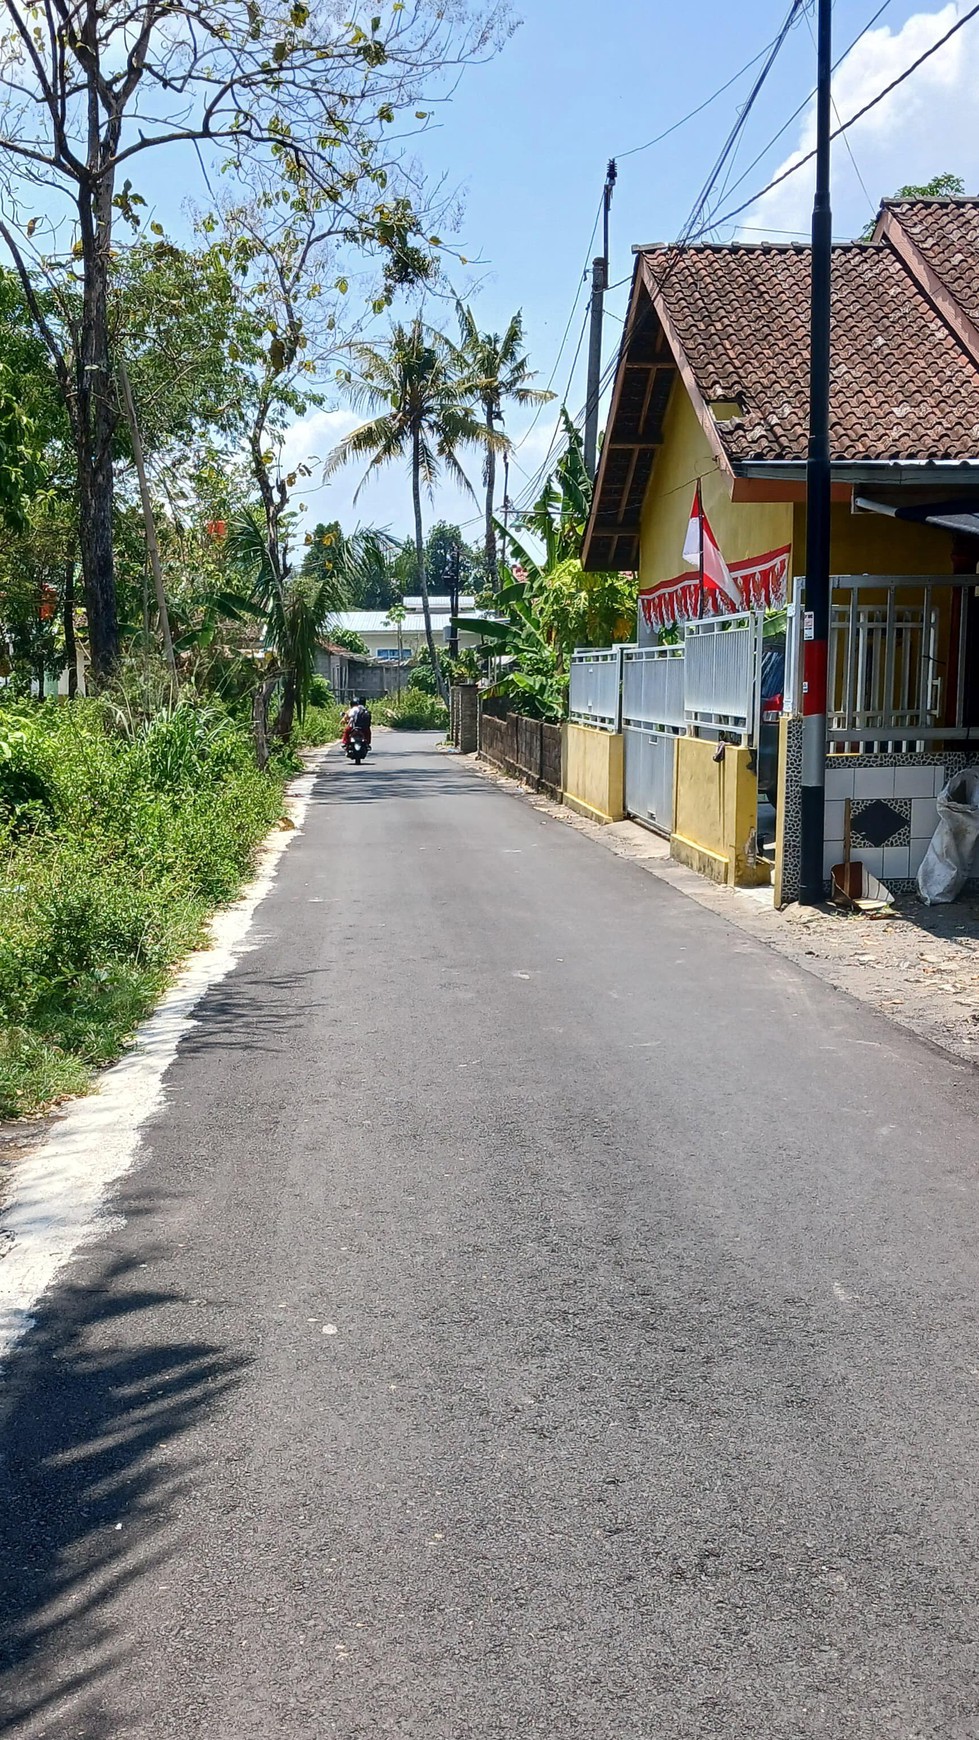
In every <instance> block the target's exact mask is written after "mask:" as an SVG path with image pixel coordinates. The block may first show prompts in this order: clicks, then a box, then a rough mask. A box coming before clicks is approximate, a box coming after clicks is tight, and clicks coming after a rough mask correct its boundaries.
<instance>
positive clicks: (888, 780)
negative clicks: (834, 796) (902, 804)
mask: <svg viewBox="0 0 979 1740" xmlns="http://www.w3.org/2000/svg"><path fill="white" fill-rule="evenodd" d="M896 772H897V769H896V768H894V767H858V768H855V769H854V780H853V795H854V797H855V798H889V797H893V796H894V775H895V773H896Z"/></svg>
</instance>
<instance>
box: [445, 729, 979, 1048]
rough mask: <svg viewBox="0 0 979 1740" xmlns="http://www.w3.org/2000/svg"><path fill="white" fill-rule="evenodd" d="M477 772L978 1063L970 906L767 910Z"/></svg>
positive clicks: (646, 846) (976, 958)
mask: <svg viewBox="0 0 979 1740" xmlns="http://www.w3.org/2000/svg"><path fill="white" fill-rule="evenodd" d="M461 759H462V760H463V761H465V762H467V763H468V764H469V765H470V766H471V767H472V768H473V769H474V770H475V771H476V772H477V773H479V774H481V775H483V776H484V777H485V778H487V779H492V780H493V781H494V782H495V783H496V784H498V785H500V786H502V787H504V788H505V789H506V790H508V791H511V792H512V793H514V794H515V795H518V796H519V797H521V798H522V799H523V800H524V801H525V802H527V803H530V804H532V805H533V806H534V807H535V808H537V809H541V810H545V811H547V812H548V814H551V815H553V816H554V817H556V818H557V819H559V820H561V821H563V822H564V823H565V824H566V825H567V826H568V827H571V828H574V829H575V830H576V831H577V832H579V833H584V834H588V835H589V836H590V837H591V838H593V839H594V840H595V841H596V843H598V844H599V845H602V846H605V847H606V848H607V849H608V850H610V851H613V852H615V853H616V854H617V855H618V856H620V857H624V858H629V859H632V860H633V861H636V862H639V863H641V864H642V865H643V867H644V868H645V869H647V870H648V871H650V873H651V874H652V875H654V876H657V877H658V878H659V879H660V880H661V881H665V882H669V883H671V885H672V886H673V887H675V888H678V889H679V890H681V891H682V892H683V893H684V894H686V895H688V896H689V897H690V898H691V899H692V900H696V901H697V902H698V904H699V905H701V906H706V907H709V908H710V909H711V910H712V911H715V912H718V913H720V914H722V915H723V916H724V917H725V918H727V919H728V921H729V922H730V923H731V924H732V925H734V926H735V927H736V928H737V929H739V930H744V931H747V932H749V934H751V935H752V936H755V937H756V938H758V939H759V940H761V941H763V942H765V943H767V944H768V945H769V946H770V947H771V948H773V949H776V950H777V951H778V952H779V953H780V954H783V955H786V956H787V957H788V958H789V959H790V960H792V961H795V962H796V963H797V964H798V965H800V966H802V967H805V968H806V969H807V970H808V971H810V972H812V973H814V974H815V975H816V976H817V977H818V978H821V979H825V980H826V981H827V983H829V984H831V985H835V986H836V987H837V988H838V989H839V990H842V991H847V992H848V993H849V994H850V995H851V996H852V997H856V998H857V999H858V1000H859V1001H860V1002H863V1003H869V1004H870V1005H871V1007H872V1008H874V1009H876V1010H877V1011H878V1012H879V1013H880V1014H882V1015H886V1016H888V1017H889V1018H890V1019H891V1020H892V1021H896V1022H898V1023H899V1024H900V1025H901V1026H902V1027H907V1028H909V1029H910V1030H911V1032H913V1033H915V1034H917V1035H918V1037H919V1038H921V1039H926V1040H928V1041H929V1042H930V1043H931V1044H933V1045H937V1046H940V1047H941V1048H942V1050H944V1051H947V1052H950V1053H951V1054H952V1055H953V1056H955V1057H958V1058H961V1059H964V1060H966V1061H968V1062H969V1063H972V1062H975V1061H977V1060H979V901H976V900H965V899H962V900H957V901H955V902H954V903H953V904H952V905H951V906H931V907H929V906H925V904H924V902H923V901H921V900H919V899H918V897H917V896H916V895H906V896H903V897H901V898H900V899H898V900H897V901H896V902H895V905H894V909H893V911H892V912H889V913H888V914H886V915H885V916H881V917H879V918H870V917H867V916H866V915H864V914H863V913H847V912H843V911H840V910H839V909H837V908H835V907H831V906H829V905H827V906H825V907H822V908H818V909H812V908H809V907H802V906H798V905H795V904H793V905H791V906H787V907H785V908H783V910H782V911H781V912H778V911H776V910H775V908H774V907H773V906H772V893H771V889H768V888H762V889H728V888H718V887H716V886H715V885H714V884H713V883H711V882H707V881H705V879H704V878H703V877H701V876H698V875H697V874H696V872H695V871H692V870H688V869H687V868H686V867H685V866H684V865H682V864H677V863H675V862H674V860H673V859H672V858H670V856H669V847H668V844H667V842H666V841H665V840H663V839H661V838H660V837H659V836H658V835H656V834H653V833H651V832H650V830H649V829H648V828H643V827H640V826H639V824H638V823H636V822H617V823H613V824H612V825H611V826H608V827H601V826H599V825H597V824H596V823H594V822H589V821H586V820H584V819H583V818H582V817H580V816H577V815H575V814H574V812H573V811H571V810H569V809H566V808H565V807H564V805H563V804H555V803H552V802H551V801H550V799H548V798H542V797H539V796H537V795H535V794H534V793H531V792H529V791H527V790H526V788H525V787H523V786H521V785H520V784H518V782H517V781H516V780H512V779H506V778H504V777H503V776H502V775H500V774H498V773H496V772H495V771H494V770H492V769H490V768H488V767H487V766H486V765H485V764H483V763H481V762H478V761H477V760H476V758H475V757H474V756H472V757H463V758H461Z"/></svg>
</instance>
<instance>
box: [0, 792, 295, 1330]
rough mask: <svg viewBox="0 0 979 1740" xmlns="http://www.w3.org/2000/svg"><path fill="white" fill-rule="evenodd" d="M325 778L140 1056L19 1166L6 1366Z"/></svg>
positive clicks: (129, 1155) (4, 1273) (157, 1019)
mask: <svg viewBox="0 0 979 1740" xmlns="http://www.w3.org/2000/svg"><path fill="white" fill-rule="evenodd" d="M315 779H316V772H315V771H312V772H310V773H307V774H303V775H301V776H300V778H298V779H296V780H294V781H293V782H292V784H291V785H290V787H289V795H288V799H287V803H286V812H287V814H288V816H289V819H290V821H291V822H292V823H293V827H292V828H282V829H277V830H276V831H275V833H273V834H271V835H270V836H269V838H268V839H267V840H266V842H265V845H264V846H263V848H262V852H261V855H260V858H259V865H258V873H257V875H256V877H255V880H254V881H253V882H251V883H250V884H249V886H248V888H247V889H246V891H245V893H244V894H243V895H242V897H241V899H240V900H238V901H236V902H235V904H234V905H233V906H229V907H226V908H225V909H224V910H223V911H222V912H219V913H217V914H216V916H215V917H214V919H213V920H212V922H211V926H210V932H211V943H210V946H209V947H207V948H204V949H201V950H200V951H199V952H198V953H197V954H195V955H194V956H193V957H192V959H191V961H190V962H189V964H188V965H187V966H186V967H185V968H184V970H183V972H182V973H181V974H180V976H179V978H178V979H177V980H176V982H175V983H174V985H173V987H172V989H171V990H170V991H168V992H167V995H166V996H165V997H164V999H163V1001H162V1003H161V1004H160V1006H159V1008H158V1009H157V1010H156V1012H155V1013H154V1014H153V1015H151V1016H150V1017H149V1019H148V1020H147V1021H145V1022H144V1023H143V1025H142V1027H141V1028H140V1029H139V1032H138V1034H137V1037H136V1041H135V1044H134V1046H133V1049H132V1051H130V1052H128V1053H127V1055H126V1056H125V1057H124V1058H123V1059H122V1061H121V1062H120V1063H117V1064H115V1065H114V1066H113V1067H112V1068H111V1069H109V1070H107V1071H106V1073H105V1074H104V1075H103V1077H102V1079H101V1081H100V1083H99V1086H98V1088H97V1089H96V1090H95V1092H94V1093H92V1094H91V1095H89V1096H88V1097H87V1098H85V1099H79V1100H76V1101H74V1103H73V1104H72V1105H71V1106H70V1108H69V1110H68V1112H67V1113H66V1115H65V1117H64V1119H63V1121H62V1122H61V1123H59V1124H58V1126H57V1128H56V1129H55V1130H54V1131H53V1132H52V1134H51V1135H50V1136H49V1137H48V1138H47V1140H46V1141H45V1142H43V1143H42V1144H41V1146H40V1147H38V1148H35V1149H34V1150H33V1151H32V1152H30V1153H29V1154H28V1155H27V1156H25V1158H24V1159H23V1160H22V1161H20V1160H19V1161H18V1162H17V1163H16V1165H15V1167H14V1172H13V1178H12V1188H11V1190H10V1193H9V1194H8V1197H7V1201H6V1206H5V1209H4V1212H3V1214H0V1361H2V1360H3V1359H4V1358H5V1357H6V1355H7V1354H8V1353H9V1352H10V1350H11V1348H12V1347H13V1345H14V1343H15V1342H16V1341H17V1340H18V1338H19V1337H20V1336H21V1335H23V1334H24V1332H25V1330H27V1329H28V1328H29V1327H30V1325H31V1322H32V1320H33V1319H32V1312H33V1309H34V1307H35V1306H36V1304H37V1301H38V1299H39V1298H40V1296H41V1294H42V1293H43V1292H44V1290H45V1288H47V1287H49V1286H50V1285H51V1282H52V1281H53V1280H54V1278H55V1276H56V1275H57V1274H58V1273H59V1271H60V1270H61V1269H63V1268H64V1266H65V1264H66V1263H67V1262H68V1261H69V1260H70V1258H71V1257H72V1256H73V1255H74V1253H75V1252H76V1251H77V1249H78V1247H79V1246H80V1245H81V1244H83V1243H84V1242H86V1241H87V1240H88V1239H90V1238H92V1237H93V1236H94V1235H95V1234H96V1233H97V1232H98V1231H99V1229H100V1226H102V1225H104V1224H105V1220H106V1213H105V1201H106V1193H107V1191H108V1187H109V1185H110V1184H111V1183H112V1182H113V1181H114V1180H115V1179H117V1178H119V1177H121V1175H122V1174H123V1173H124V1172H126V1171H128V1169H129V1167H130V1166H131V1165H132V1163H133V1160H134V1159H135V1157H136V1154H137V1152H138V1149H139V1135H140V1130H141V1128H142V1126H143V1125H144V1124H145V1123H146V1121H147V1119H148V1118H149V1117H150V1116H151V1115H152V1114H153V1113H154V1112H155V1111H156V1110H157V1109H158V1107H159V1106H160V1105H161V1104H162V1103H163V1078H164V1075H165V1074H166V1072H167V1070H168V1069H169V1067H170V1064H171V1063H172V1062H173V1059H174V1057H175V1056H176V1052H177V1047H178V1045H179V1044H180V1041H181V1039H182V1038H183V1037H184V1035H185V1034H186V1033H187V1032H189V1030H190V1028H191V1027H192V1026H193V1025H194V1010H195V1009H196V1007H197V1005H198V1003H199V1002H200V1000H201V998H202V997H203V996H204V994H205V992H207V991H208V990H210V988H211V986H212V985H216V984H218V983H220V981H221V980H222V979H224V978H226V977H227V975H228V973H230V972H231V971H232V969H233V968H234V967H235V966H236V965H237V963H238V961H239V960H240V958H241V956H242V955H243V954H244V953H245V952H246V950H247V949H248V948H250V947H253V946H254V945H253V944H252V943H250V942H249V941H248V933H249V931H250V929H251V924H252V920H253V918H254V916H255V913H256V911H257V909H258V907H259V905H260V904H261V902H262V901H263V900H264V899H265V896H266V895H267V894H268V892H269V890H270V888H271V887H272V885H273V883H274V882H275V878H276V873H277V871H278V867H279V862H280V860H281V858H282V854H283V852H284V851H285V850H286V848H287V847H288V845H289V844H290V842H291V841H292V840H293V839H295V837H296V835H297V834H298V833H299V832H301V830H302V825H303V822H304V820H305V816H306V810H307V808H308V806H309V800H310V797H311V796H312V791H313V784H314V781H315Z"/></svg>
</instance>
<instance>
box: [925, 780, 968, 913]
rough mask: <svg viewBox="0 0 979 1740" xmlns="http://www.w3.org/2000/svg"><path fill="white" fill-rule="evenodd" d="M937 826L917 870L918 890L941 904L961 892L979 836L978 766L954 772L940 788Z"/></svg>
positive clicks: (927, 900)
mask: <svg viewBox="0 0 979 1740" xmlns="http://www.w3.org/2000/svg"><path fill="white" fill-rule="evenodd" d="M937 803H938V826H937V828H936V829H935V832H934V835H933V837H932V841H931V844H930V846H929V847H928V850H927V852H926V853H925V855H924V858H923V859H922V861H921V869H920V870H919V871H918V893H919V894H920V895H921V898H922V900H923V901H924V902H925V904H926V905H927V906H939V905H941V904H943V903H944V902H945V901H948V900H954V899H955V897H956V895H957V894H959V893H961V891H962V887H963V885H964V883H965V881H966V878H967V877H968V876H969V875H970V874H971V872H972V860H973V858H974V857H975V853H976V842H977V840H979V767H966V768H964V769H963V771H962V772H961V773H956V774H953V776H952V778H951V779H950V780H949V782H948V784H947V785H946V786H944V787H943V789H942V790H941V791H940V792H939V794H938V798H937Z"/></svg>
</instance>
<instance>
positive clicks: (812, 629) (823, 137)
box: [799, 0, 833, 906]
mask: <svg viewBox="0 0 979 1740" xmlns="http://www.w3.org/2000/svg"><path fill="white" fill-rule="evenodd" d="M831 4H832V0H817V11H816V196H815V199H814V201H813V208H812V303H811V310H810V358H809V455H808V461H807V464H806V585H805V595H804V599H803V610H804V612H805V614H804V616H803V635H804V640H803V663H802V715H803V718H802V815H801V822H802V838H801V853H800V856H801V865H800V890H799V898H800V900H801V901H802V902H803V903H804V904H805V905H806V906H815V905H817V904H818V903H819V902H820V901H821V900H822V898H823V837H824V826H825V787H826V671H827V662H828V643H829V615H830V579H829V568H830V500H831V497H830V453H829V378H830V377H829V368H830V293H831V274H832V247H833V219H832V211H831V209H830V195H829V167H830V125H831V122H830V99H831V79H832V70H833V57H832V11H831Z"/></svg>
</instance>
